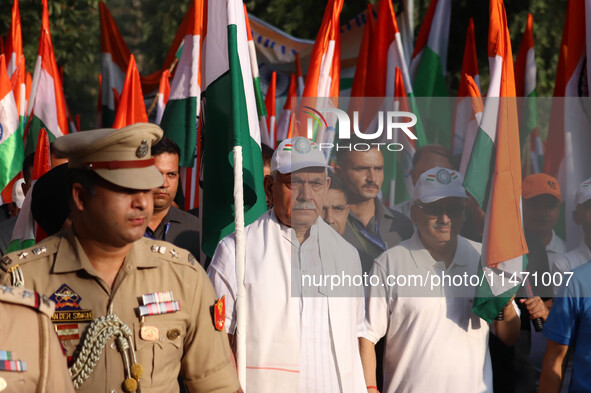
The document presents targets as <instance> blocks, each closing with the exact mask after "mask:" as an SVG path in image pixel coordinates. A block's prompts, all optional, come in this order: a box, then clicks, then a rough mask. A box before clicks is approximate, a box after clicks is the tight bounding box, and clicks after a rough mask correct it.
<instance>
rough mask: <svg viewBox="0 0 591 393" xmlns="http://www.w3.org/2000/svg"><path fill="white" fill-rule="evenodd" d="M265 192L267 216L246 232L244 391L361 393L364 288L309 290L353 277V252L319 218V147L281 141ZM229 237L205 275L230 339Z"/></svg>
mask: <svg viewBox="0 0 591 393" xmlns="http://www.w3.org/2000/svg"><path fill="white" fill-rule="evenodd" d="M264 181H265V193H266V195H267V197H268V198H269V200H270V202H271V203H272V205H273V208H272V209H271V210H269V211H267V212H266V213H265V214H263V215H262V216H261V217H260V218H259V219H258V220H257V221H255V222H254V223H252V224H250V225H249V226H247V227H246V228H245V231H244V232H245V244H246V250H245V253H246V257H245V261H246V265H245V268H244V285H245V290H246V296H245V300H246V302H247V305H246V310H247V314H246V315H245V319H246V327H245V329H246V330H245V331H244V332H241V334H245V335H246V337H247V340H246V349H245V352H246V387H247V389H248V391H251V392H257V393H271V392H283V393H299V392H325V393H329V392H335V393H336V392H339V393H348V392H350V393H358V392H362V391H364V390H365V385H364V381H363V370H362V368H361V360H360V357H359V349H358V346H357V337H358V335H359V334H360V333H361V331H362V330H363V328H364V325H363V314H364V298H363V288H362V287H360V286H359V287H354V286H352V287H347V286H346V285H343V286H339V285H337V287H338V288H337V287H335V288H331V287H330V284H329V285H328V286H327V285H323V284H311V283H310V281H309V280H308V281H306V278H305V277H306V276H314V277H319V276H320V275H332V276H333V277H336V276H341V274H347V275H350V276H354V275H357V276H360V275H361V266H360V262H359V257H358V254H357V251H356V250H355V248H353V247H352V246H351V245H350V244H348V243H347V242H346V241H345V240H344V239H343V238H342V237H341V236H339V234H338V233H337V232H335V231H334V230H333V229H332V228H331V227H330V226H329V225H328V224H326V223H325V222H324V221H323V220H322V219H320V218H319V216H320V213H321V211H322V208H323V201H324V197H325V195H326V192H327V190H328V187H329V184H330V179H329V178H328V177H327V164H326V159H325V157H324V154H323V153H322V152H321V151H320V150H319V149H318V145H317V144H316V143H314V142H311V141H309V140H307V139H306V138H302V137H296V138H292V139H287V140H284V141H283V142H281V144H280V145H279V146H278V147H277V149H276V150H275V153H274V154H273V158H272V160H271V174H270V175H267V176H265V180H264ZM235 250H236V246H235V238H234V235H233V234H232V235H229V236H227V237H225V238H224V239H223V240H222V241H221V242H220V244H219V245H218V247H217V249H216V251H215V255H214V256H213V259H212V262H211V265H210V266H209V269H208V274H209V277H210V279H211V280H212V282H213V285H214V287H215V289H216V292H217V294H218V296H225V302H226V309H225V310H226V319H225V321H226V323H225V324H226V329H227V331H228V333H229V336H230V339H231V340H233V337H234V335H235V334H236V328H237V326H236V325H237V321H236V306H235V302H236V294H237V286H238V283H237V279H236V262H235V260H236V257H235V253H236V251H235Z"/></svg>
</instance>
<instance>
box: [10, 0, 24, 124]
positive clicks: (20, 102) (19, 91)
mask: <svg viewBox="0 0 591 393" xmlns="http://www.w3.org/2000/svg"><path fill="white" fill-rule="evenodd" d="M5 54H6V63H7V64H6V69H7V71H8V77H9V78H10V81H11V83H12V86H13V87H12V91H13V93H14V99H15V101H16V107H17V109H18V114H19V119H20V127H21V128H22V129H21V133H22V132H23V131H22V130H24V127H25V125H24V122H25V115H26V112H27V96H26V95H27V93H26V86H25V78H26V76H25V75H26V69H25V56H24V55H23V38H22V28H21V17H20V11H19V3H18V0H14V3H13V4H12V16H11V22H10V29H9V30H8V36H7V37H6V49H5Z"/></svg>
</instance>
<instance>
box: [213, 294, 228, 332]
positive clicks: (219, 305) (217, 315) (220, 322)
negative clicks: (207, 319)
mask: <svg viewBox="0 0 591 393" xmlns="http://www.w3.org/2000/svg"><path fill="white" fill-rule="evenodd" d="M225 323H226V296H225V295H224V296H222V297H221V298H219V299H218V300H217V301H216V302H215V304H214V305H213V324H214V326H215V328H216V330H219V331H220V332H221V331H222V330H223V329H224V325H225Z"/></svg>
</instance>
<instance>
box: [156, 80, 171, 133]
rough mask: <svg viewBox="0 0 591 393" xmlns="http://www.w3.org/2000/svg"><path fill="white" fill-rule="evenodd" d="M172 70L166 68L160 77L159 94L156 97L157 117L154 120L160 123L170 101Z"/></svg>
mask: <svg viewBox="0 0 591 393" xmlns="http://www.w3.org/2000/svg"><path fill="white" fill-rule="evenodd" d="M169 79H170V72H168V70H164V71H163V72H162V76H161V77H160V85H159V86H158V96H157V97H156V119H155V120H154V122H155V123H156V124H160V122H161V121H162V115H163V114H164V108H166V104H167V103H168V98H169V97H170V82H169Z"/></svg>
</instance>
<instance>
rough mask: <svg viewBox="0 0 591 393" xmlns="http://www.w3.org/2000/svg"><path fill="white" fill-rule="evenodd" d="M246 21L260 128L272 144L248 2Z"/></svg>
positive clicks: (265, 141) (265, 139) (266, 140)
mask: <svg viewBox="0 0 591 393" xmlns="http://www.w3.org/2000/svg"><path fill="white" fill-rule="evenodd" d="M244 23H245V24H246V38H247V40H248V54H249V58H250V71H251V73H252V83H253V86H254V96H255V99H256V103H257V113H258V116H259V130H260V134H261V140H262V142H263V143H264V144H265V145H267V146H270V147H272V146H271V140H270V136H269V127H268V123H267V108H266V105H265V100H264V99H263V92H262V91H261V78H260V75H259V63H258V61H257V51H256V48H255V45H254V40H253V39H252V30H251V29H250V21H249V20H248V13H247V11H246V4H244Z"/></svg>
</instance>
